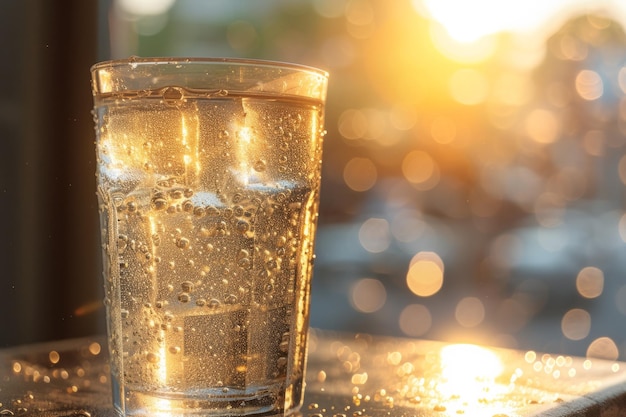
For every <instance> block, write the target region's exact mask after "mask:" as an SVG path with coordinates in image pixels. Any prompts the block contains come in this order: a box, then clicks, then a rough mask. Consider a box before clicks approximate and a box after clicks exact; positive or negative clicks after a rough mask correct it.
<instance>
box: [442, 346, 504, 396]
mask: <svg viewBox="0 0 626 417" xmlns="http://www.w3.org/2000/svg"><path fill="white" fill-rule="evenodd" d="M440 355H441V368H442V369H441V376H442V379H443V383H442V384H441V386H440V387H439V389H440V390H441V391H442V392H445V393H448V394H450V395H462V396H464V397H469V398H478V396H479V395H483V396H484V395H485V393H486V391H489V392H490V393H492V394H495V391H496V389H495V388H496V383H495V380H496V378H497V377H498V376H500V375H501V374H502V372H503V370H504V365H503V364H502V361H501V360H500V358H499V357H498V356H497V355H496V354H495V353H494V352H492V351H491V350H489V349H486V348H483V347H480V346H476V345H470V344H456V345H447V346H445V347H443V348H442V349H441V354H440ZM485 388H489V389H488V390H486V389H485Z"/></svg>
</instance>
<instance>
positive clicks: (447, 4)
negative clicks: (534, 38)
mask: <svg viewBox="0 0 626 417" xmlns="http://www.w3.org/2000/svg"><path fill="white" fill-rule="evenodd" d="M413 3H414V5H415V6H414V7H415V8H416V10H418V11H420V10H425V11H426V12H427V13H428V14H429V15H430V17H432V18H433V19H435V20H436V21H438V22H439V23H441V24H442V25H443V26H444V27H445V28H446V31H447V32H448V33H449V34H450V36H451V37H452V38H454V39H455V40H457V41H458V42H461V43H471V42H474V41H476V40H478V39H480V38H483V37H485V36H488V35H492V34H496V33H499V32H503V31H530V30H533V29H535V28H537V27H539V26H541V25H542V24H543V23H544V22H545V21H548V20H550V19H551V18H553V17H554V15H555V13H556V12H558V11H560V10H561V9H562V8H564V7H565V6H566V5H568V0H545V1H534V2H533V1H531V2H528V1H525V2H521V1H519V2H508V1H507V2H505V1H499V0H476V1H472V2H468V1H465V0H413ZM418 3H419V4H418ZM422 5H423V6H424V7H422Z"/></svg>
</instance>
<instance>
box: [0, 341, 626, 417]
mask: <svg viewBox="0 0 626 417" xmlns="http://www.w3.org/2000/svg"><path fill="white" fill-rule="evenodd" d="M104 343H105V339H104V337H102V336H96V337H93V338H84V339H72V340H60V341H57V342H48V343H43V344H35V345H26V346H19V347H14V348H9V349H4V350H0V417H2V416H7V415H8V416H13V415H15V416H39V417H44V416H65V417H69V416H72V417H88V416H91V417H96V416H114V415H115V413H114V411H113V408H112V407H111V405H110V395H111V391H110V386H109V383H110V380H109V375H108V365H107V355H106V352H105V344H104ZM299 415H300V416H302V417H389V416H392V417H396V416H397V417H434V416H436V417H451V416H457V417H459V416H462V417H468V416H471V417H521V416H524V417H527V416H542V417H557V416H585V417H590V416H598V417H600V416H601V417H617V416H622V415H626V363H623V362H613V361H605V360H600V359H590V360H587V359H585V358H578V357H569V356H563V355H559V354H558V353H556V354H555V353H552V354H547V353H540V352H533V351H528V352H523V351H516V350H504V349H494V348H487V347H480V346H475V345H461V344H459V345H455V344H446V343H440V342H434V341H425V340H412V339H402V338H389V337H380V336H372V335H364V334H337V333H332V332H326V331H321V330H312V331H311V346H310V349H309V364H308V371H307V386H306V395H305V402H304V405H303V406H302V409H301V410H300V413H299Z"/></svg>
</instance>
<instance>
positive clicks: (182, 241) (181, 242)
mask: <svg viewBox="0 0 626 417" xmlns="http://www.w3.org/2000/svg"><path fill="white" fill-rule="evenodd" d="M176 246H178V247H179V248H181V249H186V248H188V247H189V239H187V238H185V237H180V238H178V239H176Z"/></svg>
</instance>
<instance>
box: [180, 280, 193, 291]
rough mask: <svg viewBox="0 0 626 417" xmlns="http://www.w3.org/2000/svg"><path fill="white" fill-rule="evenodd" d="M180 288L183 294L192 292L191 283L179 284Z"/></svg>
mask: <svg viewBox="0 0 626 417" xmlns="http://www.w3.org/2000/svg"><path fill="white" fill-rule="evenodd" d="M180 287H181V288H182V289H183V291H184V292H192V291H193V282H191V281H184V282H182V283H181V284H180Z"/></svg>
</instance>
